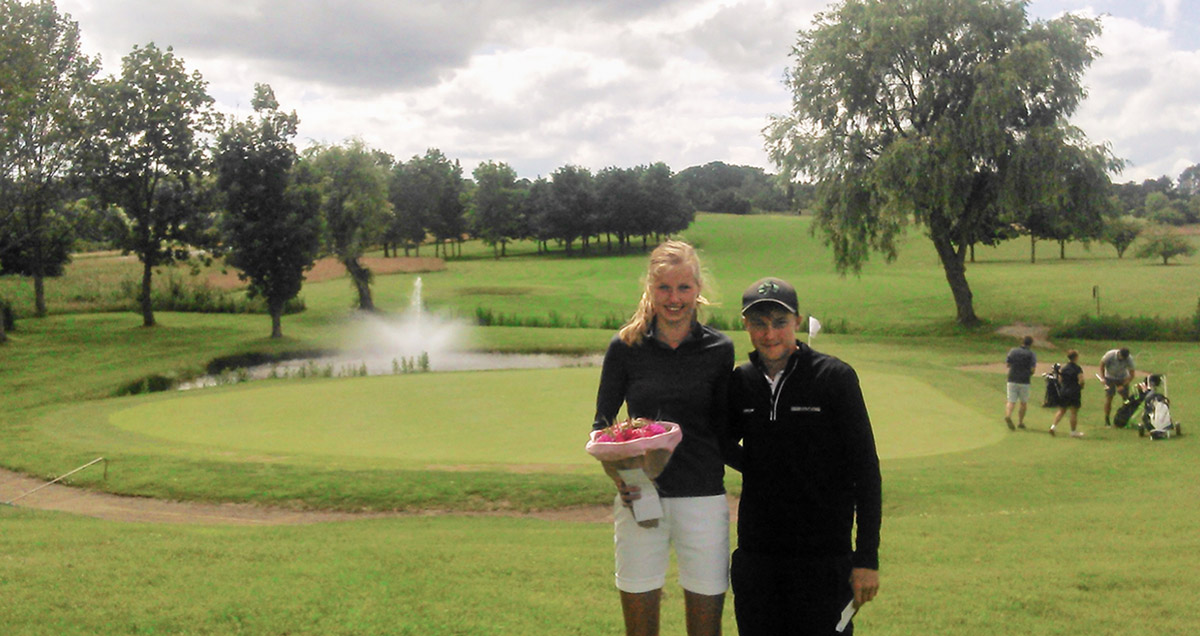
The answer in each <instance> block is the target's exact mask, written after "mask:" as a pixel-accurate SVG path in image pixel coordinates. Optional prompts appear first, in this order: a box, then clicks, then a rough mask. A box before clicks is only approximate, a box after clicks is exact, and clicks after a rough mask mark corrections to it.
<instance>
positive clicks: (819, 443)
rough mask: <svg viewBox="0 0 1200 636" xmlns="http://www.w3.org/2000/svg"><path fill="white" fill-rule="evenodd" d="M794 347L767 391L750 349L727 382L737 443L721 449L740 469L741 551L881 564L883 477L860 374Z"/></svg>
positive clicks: (875, 566)
mask: <svg viewBox="0 0 1200 636" xmlns="http://www.w3.org/2000/svg"><path fill="white" fill-rule="evenodd" d="M797 344H798V346H799V350H798V351H796V352H795V353H793V354H792V356H791V358H789V359H788V364H787V367H786V368H785V370H784V372H783V375H782V376H781V378H780V380H779V381H778V382H777V383H776V387H775V393H774V395H772V393H771V387H770V384H769V383H768V381H767V379H766V377H765V375H764V372H763V371H762V369H761V367H760V366H759V365H758V364H757V362H758V356H757V354H754V353H752V354H750V362H749V363H747V364H744V365H742V366H740V367H738V368H737V369H736V370H734V373H733V378H732V380H731V381H730V386H729V395H730V397H729V409H730V418H729V419H730V427H729V430H730V434H731V435H732V437H733V440H732V441H734V442H736V441H740V442H741V446H740V447H736V446H730V445H727V446H726V448H728V449H731V450H729V451H728V455H727V457H726V461H727V463H729V465H730V466H732V467H733V468H735V469H738V470H740V471H741V472H742V499H741V504H740V506H739V508H738V548H739V549H744V550H748V551H751V552H763V553H773V554H780V555H789V556H801V557H803V556H813V557H823V556H837V555H845V554H851V553H853V554H852V563H853V566H854V567H862V568H870V569H879V527H880V517H881V516H882V495H881V493H882V480H881V478H880V474H879V458H878V456H877V455H876V452H875V437H874V434H873V433H872V431H871V421H870V418H869V417H868V415H867V407H866V404H865V403H864V402H863V397H862V391H861V389H860V388H859V383H858V375H857V374H856V373H855V372H854V369H853V368H851V367H850V365H848V364H846V363H844V362H842V361H841V360H838V359H837V358H834V357H833V356H828V355H825V354H822V353H818V352H816V351H813V350H812V349H811V348H809V347H808V346H807V345H805V344H804V343H800V342H798V343H797ZM856 515H857V522H858V537H857V549H854V548H853V547H852V546H851V532H852V529H853V526H854V523H855V517H856Z"/></svg>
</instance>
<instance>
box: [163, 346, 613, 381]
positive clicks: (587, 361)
mask: <svg viewBox="0 0 1200 636" xmlns="http://www.w3.org/2000/svg"><path fill="white" fill-rule="evenodd" d="M603 361H604V355H603V354H599V353H596V354H587V355H568V354H551V353H488V352H478V351H437V352H434V353H427V352H422V353H420V354H418V355H415V356H398V355H334V356H325V357H319V358H300V359H295V360H286V361H281V362H273V363H270V364H260V365H256V366H250V367H243V368H240V369H235V370H230V371H226V372H224V373H221V374H217V375H205V376H201V377H198V378H196V379H194V380H190V381H188V382H181V383H179V385H178V387H177V388H178V389H179V390H181V391H187V390H192V389H200V388H205V387H212V386H221V385H225V384H235V383H240V382H248V381H251V380H266V379H273V378H306V377H308V378H311V377H362V376H371V375H401V374H405V373H425V372H447V371H488V370H501V369H558V368H565V367H598V366H600V364H601V363H602V362H603Z"/></svg>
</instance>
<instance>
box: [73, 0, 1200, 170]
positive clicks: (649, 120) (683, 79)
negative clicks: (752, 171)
mask: <svg viewBox="0 0 1200 636" xmlns="http://www.w3.org/2000/svg"><path fill="white" fill-rule="evenodd" d="M1131 4H1132V5H1133V6H1132V8H1130V6H1129V5H1131ZM1195 4H1197V3H1186V2H1185V3H1181V2H1179V1H1178V0H1156V2H1154V3H1147V4H1146V5H1141V4H1139V3H1124V2H1117V1H1116V0H1091V1H1079V2H1077V1H1074V0H1034V1H1033V2H1032V3H1031V5H1030V10H1031V11H1032V12H1033V13H1034V15H1036V16H1037V17H1043V18H1049V17H1053V15H1054V14H1056V13H1057V12H1059V11H1061V10H1079V9H1083V10H1086V11H1089V12H1091V13H1090V14H1092V15H1095V14H1097V13H1098V12H1105V11H1107V12H1110V13H1112V14H1114V16H1117V17H1113V18H1108V19H1106V20H1105V24H1106V31H1105V34H1104V36H1103V37H1102V38H1101V40H1100V41H1099V42H1098V43H1097V44H1098V45H1099V46H1100V48H1101V49H1102V51H1103V53H1104V55H1103V57H1101V58H1100V59H1099V60H1098V61H1097V62H1096V63H1095V64H1094V65H1093V68H1092V69H1091V71H1090V72H1089V73H1088V75H1087V77H1086V80H1085V81H1086V82H1087V83H1088V85H1089V87H1090V90H1091V97H1089V99H1088V100H1087V101H1085V102H1084V104H1083V105H1082V106H1081V108H1080V109H1079V112H1078V113H1077V115H1076V118H1075V121H1076V123H1077V124H1078V125H1080V126H1081V127H1082V128H1083V129H1084V130H1085V132H1087V133H1088V135H1089V137H1091V138H1092V139H1093V140H1094V141H1104V140H1108V141H1110V142H1111V143H1112V145H1113V148H1114V151H1115V152H1116V153H1117V154H1118V155H1120V156H1124V157H1126V158H1128V159H1131V160H1132V161H1133V162H1134V165H1133V166H1131V167H1130V169H1129V170H1127V171H1126V173H1125V174H1124V175H1122V178H1123V179H1136V180H1140V179H1142V178H1151V177H1156V176H1159V175H1161V174H1167V175H1170V176H1172V177H1174V176H1175V175H1177V174H1178V172H1179V171H1180V170H1181V169H1182V168H1179V167H1178V166H1179V165H1180V164H1183V167H1186V166H1187V165H1191V163H1195V162H1198V161H1200V157H1197V156H1195V153H1196V150H1195V149H1196V148H1198V147H1200V139H1197V137H1196V131H1195V126H1196V123H1195V122H1196V121H1198V119H1197V117H1196V116H1195V115H1196V108H1197V104H1198V103H1200V90H1198V87H1197V85H1196V83H1195V82H1196V79H1195V78H1197V77H1200V70H1197V68H1196V64H1197V62H1196V57H1197V55H1200V45H1198V44H1197V39H1198V38H1197V35H1196V33H1197V29H1196V28H1195V26H1196V9H1195V7H1194V6H1193V5H1195ZM58 6H59V10H60V11H63V12H69V13H71V14H72V15H73V17H74V18H75V19H77V20H78V21H79V22H80V26H81V29H82V32H83V36H84V42H83V44H84V48H85V50H86V51H88V52H100V53H102V54H103V56H104V59H105V60H106V68H107V71H108V72H115V71H116V70H117V69H118V66H119V60H120V58H121V57H122V56H123V55H125V54H126V53H128V51H129V50H130V49H131V48H132V47H133V46H134V45H135V44H145V43H146V42H150V41H154V42H156V43H157V44H158V45H159V46H173V47H174V48H175V50H176V52H177V53H178V54H179V56H180V57H182V58H183V59H184V61H185V62H186V64H187V67H188V68H189V69H195V70H199V71H200V72H201V73H202V74H203V75H204V77H205V78H206V79H207V80H208V81H209V84H210V92H211V93H212V94H213V95H214V97H215V98H216V99H217V101H218V106H219V107H220V108H221V109H223V110H226V111H233V112H240V113H244V112H245V111H246V107H247V105H248V103H249V101H250V96H251V93H252V91H253V86H254V84H255V83H256V82H265V83H268V84H270V85H271V86H272V87H273V88H274V89H275V92H276V95H277V96H278V98H279V100H280V102H281V103H282V105H283V106H284V108H286V109H294V110H296V111H297V113H298V114H299V116H300V118H301V128H300V133H301V136H302V138H306V139H307V138H311V139H314V140H318V141H323V142H329V143H336V142H339V141H342V140H343V139H346V138H349V137H360V138H362V139H364V140H365V141H366V142H367V143H368V144H370V145H372V146H375V147H377V148H380V149H382V150H385V151H387V152H390V153H392V154H393V155H395V156H397V157H398V158H401V159H404V158H407V157H409V156H411V155H414V154H423V153H424V152H425V150H426V149H427V148H430V147H437V148H440V149H441V150H442V151H443V152H444V153H445V154H446V155H447V156H448V157H451V158H454V159H459V160H461V161H462V163H463V166H464V168H465V169H466V170H468V171H469V170H470V169H471V168H473V166H474V164H475V163H478V162H480V161H485V160H496V161H505V162H507V163H509V164H511V165H513V166H514V167H515V168H516V169H517V171H518V172H519V173H520V174H521V175H522V176H536V175H539V174H541V175H545V174H548V173H549V172H551V171H553V170H554V169H556V168H558V167H560V166H563V165H566V164H569V163H573V164H577V165H581V166H584V167H588V168H592V169H601V168H603V167H606V166H610V165H620V166H631V165H636V164H641V163H648V162H652V161H665V162H667V163H668V164H669V165H671V166H672V167H673V168H675V169H676V170H681V169H683V168H686V167H688V166H691V165H697V164H702V163H707V162H709V161H717V160H720V161H726V162H731V163H744V164H751V165H758V166H762V167H766V168H768V169H770V166H769V164H768V162H767V158H766V154H765V152H764V151H763V149H762V137H761V134H760V132H761V129H762V127H763V126H764V125H765V123H766V118H767V116H768V115H769V114H772V113H780V112H783V111H785V110H786V109H787V108H788V105H789V101H790V100H789V96H788V94H787V92H786V89H785V87H784V86H783V85H782V83H781V79H782V74H783V70H784V69H785V68H786V67H787V66H788V65H789V64H790V61H791V60H790V59H789V58H788V53H789V51H790V50H791V46H792V44H793V43H794V41H795V37H796V32H797V31H798V30H800V29H802V28H806V27H808V26H809V24H810V21H811V19H812V16H813V15H814V13H815V12H817V11H822V10H824V9H826V8H827V6H826V3H825V0H800V1H788V0H703V1H696V0H603V1H601V0H588V1H585V0H576V1H573V2H564V1H562V0H440V1H437V2H426V1H419V0H353V1H346V2H340V3H326V2H323V1H321V0H172V1H170V2H154V3H152V2H146V1H145V0H105V1H104V2H99V1H98V0H59V2H58ZM1169 16H1175V18H1176V20H1169V19H1167V18H1168V17H1169ZM1168 36H1169V37H1168ZM1189 153H1190V154H1189Z"/></svg>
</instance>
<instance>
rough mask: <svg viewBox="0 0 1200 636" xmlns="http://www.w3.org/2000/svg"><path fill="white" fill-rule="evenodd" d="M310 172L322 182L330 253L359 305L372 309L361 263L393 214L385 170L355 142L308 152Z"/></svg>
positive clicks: (365, 270)
mask: <svg viewBox="0 0 1200 636" xmlns="http://www.w3.org/2000/svg"><path fill="white" fill-rule="evenodd" d="M309 160H310V161H311V162H312V163H311V168H312V169H313V171H314V172H315V174H316V175H317V176H318V177H319V179H320V183H321V211H322V213H323V214H324V217H325V225H326V241H327V244H328V246H329V250H330V251H331V252H333V253H334V255H336V257H337V259H338V261H339V262H341V264H342V265H344V266H345V267H346V271H347V272H348V273H349V274H350V281H351V283H352V284H353V285H354V288H355V290H356V291H357V292H358V307H359V309H362V310H363V311H374V310H375V302H374V301H373V300H372V298H371V279H372V276H371V270H370V269H368V268H367V267H365V266H364V265H363V264H362V263H361V262H359V259H360V258H362V255H363V254H364V253H365V252H366V250H367V248H368V247H369V246H371V245H373V244H375V243H376V242H377V241H379V240H380V238H381V237H382V236H383V232H384V229H385V228H386V227H387V225H388V223H389V221H390V220H391V216H392V206H391V204H390V203H389V202H388V196H387V195H388V189H387V172H386V170H385V169H384V168H383V166H381V165H380V164H379V162H378V161H377V160H376V157H375V155H374V154H373V153H372V152H371V151H370V150H369V149H368V148H367V147H366V146H365V145H364V144H363V143H362V142H361V141H358V140H354V141H351V142H349V143H347V144H345V145H343V146H329V147H319V146H317V147H313V148H310V149H309Z"/></svg>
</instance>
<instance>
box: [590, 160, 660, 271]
mask: <svg viewBox="0 0 1200 636" xmlns="http://www.w3.org/2000/svg"><path fill="white" fill-rule="evenodd" d="M595 182H596V209H597V210H598V215H599V219H600V225H599V229H600V231H601V232H604V233H606V234H610V235H611V234H616V235H617V247H618V248H619V249H620V250H621V251H622V252H624V251H625V249H626V247H627V246H628V244H629V239H630V237H631V235H633V234H636V233H638V232H639V230H640V229H641V226H642V225H645V224H646V223H645V221H644V220H643V219H647V218H649V217H650V215H651V213H652V210H651V207H650V202H649V200H648V198H647V196H646V193H645V191H644V190H643V189H642V187H641V184H640V183H639V182H638V174H637V172H636V171H635V170H633V169H632V168H616V167H611V168H605V169H604V170H601V171H600V172H598V173H597V174H596V180H595Z"/></svg>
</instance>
